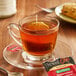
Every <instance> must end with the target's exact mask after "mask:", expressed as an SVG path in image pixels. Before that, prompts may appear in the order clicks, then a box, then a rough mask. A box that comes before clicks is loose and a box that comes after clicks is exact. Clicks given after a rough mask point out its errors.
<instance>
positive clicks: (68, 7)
mask: <svg viewBox="0 0 76 76" xmlns="http://www.w3.org/2000/svg"><path fill="white" fill-rule="evenodd" d="M61 11H62V14H63V15H66V16H68V17H71V18H73V19H76V3H66V4H64V5H63V8H62V10H61Z"/></svg>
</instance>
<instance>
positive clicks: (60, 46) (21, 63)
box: [3, 40, 72, 69]
mask: <svg viewBox="0 0 76 76" xmlns="http://www.w3.org/2000/svg"><path fill="white" fill-rule="evenodd" d="M22 54H24V51H23V49H22V48H21V46H19V45H18V44H16V43H12V44H9V45H7V46H6V47H5V49H4V50H3V57H4V59H5V60H6V61H7V62H8V63H9V64H11V65H13V66H15V67H18V68H22V69H43V68H44V67H43V65H42V63H43V62H45V61H53V60H55V59H56V58H63V57H69V56H71V57H72V49H71V47H70V46H69V45H68V44H66V43H65V42H63V41H59V40H58V41H57V42H56V47H55V49H54V51H53V53H52V58H49V59H47V60H44V61H40V62H38V61H31V60H28V59H27V57H26V54H25V59H24V58H23V56H22Z"/></svg>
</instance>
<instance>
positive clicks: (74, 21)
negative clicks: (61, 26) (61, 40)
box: [55, 3, 76, 23]
mask: <svg viewBox="0 0 76 76" xmlns="http://www.w3.org/2000/svg"><path fill="white" fill-rule="evenodd" d="M65 4H68V3H64V4H62V5H60V6H58V7H56V9H55V13H56V15H57V16H58V17H60V18H61V19H63V20H65V21H67V22H71V23H76V20H75V19H72V18H70V17H68V16H65V15H62V14H61V12H62V11H61V10H62V8H63V5H65Z"/></svg>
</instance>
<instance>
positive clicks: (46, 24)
mask: <svg viewBox="0 0 76 76" xmlns="http://www.w3.org/2000/svg"><path fill="white" fill-rule="evenodd" d="M12 29H17V30H18V31H19V33H20V37H18V36H17V35H16V33H14V31H13V30H12ZM58 29H59V21H58V20H57V19H56V18H52V17H49V16H45V17H42V16H35V15H34V16H29V17H25V18H23V19H22V20H20V22H19V24H18V25H17V24H15V23H11V24H10V25H9V26H8V30H9V34H10V35H11V37H12V38H13V39H14V40H15V41H16V42H17V43H18V44H19V45H20V46H21V47H23V50H24V52H23V53H22V56H23V58H24V59H26V58H27V59H28V60H33V61H43V60H46V59H49V58H51V57H52V52H53V50H54V47H55V44H56V39H57V33H58Z"/></svg>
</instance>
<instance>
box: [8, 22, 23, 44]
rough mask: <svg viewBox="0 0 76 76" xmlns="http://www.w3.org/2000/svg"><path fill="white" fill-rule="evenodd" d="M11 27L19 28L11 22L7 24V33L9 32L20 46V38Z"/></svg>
mask: <svg viewBox="0 0 76 76" xmlns="http://www.w3.org/2000/svg"><path fill="white" fill-rule="evenodd" d="M13 28H14V29H16V30H17V31H19V28H18V26H17V24H15V23H11V24H9V26H8V31H9V34H10V36H11V37H12V38H13V39H14V40H15V41H16V43H18V44H19V45H20V46H22V44H21V39H20V37H18V36H17V35H16V34H15V33H14V32H13V30H12V29H13Z"/></svg>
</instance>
